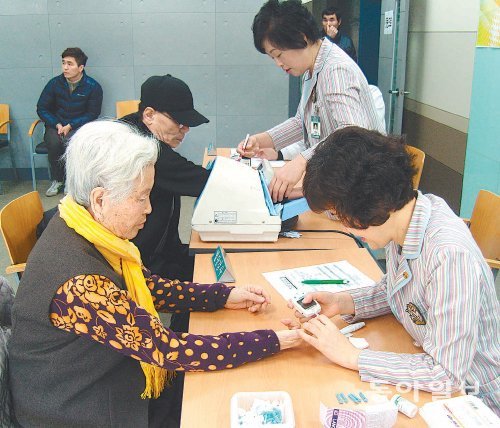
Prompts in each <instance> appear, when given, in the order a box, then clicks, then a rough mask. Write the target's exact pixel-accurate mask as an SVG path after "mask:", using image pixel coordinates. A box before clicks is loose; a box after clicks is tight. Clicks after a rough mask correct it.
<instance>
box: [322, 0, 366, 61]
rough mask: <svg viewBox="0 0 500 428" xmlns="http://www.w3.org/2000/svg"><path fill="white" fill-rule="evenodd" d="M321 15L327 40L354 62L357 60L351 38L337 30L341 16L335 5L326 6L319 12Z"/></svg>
mask: <svg viewBox="0 0 500 428" xmlns="http://www.w3.org/2000/svg"><path fill="white" fill-rule="evenodd" d="M321 17H322V21H321V23H322V25H323V32H324V33H325V36H326V37H327V38H328V40H330V41H331V42H332V43H335V44H336V45H337V46H338V47H339V48H341V49H342V50H343V51H344V52H345V53H346V54H347V55H349V56H350V57H351V58H352V59H353V61H354V62H357V61H358V57H357V55H356V48H355V47H354V43H353V42H352V39H351V38H350V37H349V36H348V35H347V34H343V33H341V32H340V30H339V27H340V24H342V18H341V16H340V12H339V10H338V9H337V8H335V7H329V8H326V9H325V10H324V11H323V12H322V13H321Z"/></svg>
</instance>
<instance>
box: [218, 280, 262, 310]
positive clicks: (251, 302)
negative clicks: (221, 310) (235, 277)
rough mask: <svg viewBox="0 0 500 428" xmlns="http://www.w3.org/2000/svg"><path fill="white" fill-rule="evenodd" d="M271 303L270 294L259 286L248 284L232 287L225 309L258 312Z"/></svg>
mask: <svg viewBox="0 0 500 428" xmlns="http://www.w3.org/2000/svg"><path fill="white" fill-rule="evenodd" d="M270 303H271V296H269V294H268V293H267V291H265V290H263V289H262V288H261V287H254V286H252V285H248V286H246V287H241V288H238V287H237V288H233V289H232V290H231V293H229V297H228V299H227V302H226V305H225V306H224V307H225V308H227V309H248V311H249V312H258V311H263V310H264V309H266V307H267V305H269V304H270Z"/></svg>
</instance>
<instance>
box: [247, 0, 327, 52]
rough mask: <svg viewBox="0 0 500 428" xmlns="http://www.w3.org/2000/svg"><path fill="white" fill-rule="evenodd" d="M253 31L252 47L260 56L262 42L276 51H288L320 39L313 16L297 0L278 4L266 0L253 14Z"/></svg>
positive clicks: (301, 47)
mask: <svg viewBox="0 0 500 428" xmlns="http://www.w3.org/2000/svg"><path fill="white" fill-rule="evenodd" d="M252 31H253V42H254V45H255V48H256V49H257V50H258V51H259V52H260V53H266V51H265V50H264V47H263V44H264V41H265V40H267V41H268V42H269V43H271V44H272V45H273V46H275V47H277V48H279V49H283V50H288V49H304V48H305V47H306V46H307V45H308V44H312V43H315V42H316V41H317V40H319V39H320V38H321V34H320V32H319V29H318V27H317V24H316V21H315V20H314V17H313V16H312V15H311V13H310V12H309V11H308V10H307V8H306V7H305V6H303V5H302V3H301V2H300V1H297V0H287V1H284V2H281V3H280V2H279V1H278V0H269V1H268V2H267V3H265V4H264V6H262V7H261V8H260V10H259V13H257V15H255V18H254V19H253V24H252ZM304 36H305V38H306V40H304Z"/></svg>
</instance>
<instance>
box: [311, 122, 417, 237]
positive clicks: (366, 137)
mask: <svg viewBox="0 0 500 428" xmlns="http://www.w3.org/2000/svg"><path fill="white" fill-rule="evenodd" d="M415 172H416V171H415V169H414V167H413V166H412V157H411V155H410V154H409V153H408V152H407V151H406V145H405V142H404V139H403V137H401V136H385V135H382V134H381V133H379V132H377V131H369V130H367V129H364V128H360V127H357V126H350V127H347V128H343V129H340V130H338V131H336V132H334V133H333V134H331V135H330V136H329V137H328V138H327V139H326V140H325V141H324V142H322V143H320V144H319V145H318V146H317V148H316V151H315V153H314V155H313V157H312V158H311V159H310V160H309V162H308V163H307V168H306V174H305V177H304V183H303V190H304V195H305V197H306V200H307V202H308V204H309V206H310V207H311V209H312V210H313V211H315V212H321V211H325V210H333V211H335V213H336V214H337V216H338V218H339V220H340V221H341V222H342V223H343V224H345V225H347V226H349V227H352V228H355V229H366V228H367V227H369V226H380V225H381V224H384V223H385V222H386V221H387V219H388V218H389V215H390V213H392V212H394V211H397V210H400V209H401V208H403V207H404V206H405V205H406V204H407V203H408V202H410V201H411V200H412V199H413V198H414V196H415V191H414V189H413V183H412V178H413V176H414V175H415Z"/></svg>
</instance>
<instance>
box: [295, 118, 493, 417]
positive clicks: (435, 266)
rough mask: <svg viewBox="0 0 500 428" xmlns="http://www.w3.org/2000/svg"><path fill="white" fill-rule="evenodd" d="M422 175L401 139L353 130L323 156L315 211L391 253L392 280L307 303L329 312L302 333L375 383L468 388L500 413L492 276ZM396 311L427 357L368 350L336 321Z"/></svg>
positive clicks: (309, 194)
mask: <svg viewBox="0 0 500 428" xmlns="http://www.w3.org/2000/svg"><path fill="white" fill-rule="evenodd" d="M414 173H415V171H414V168H413V166H412V160H411V157H410V155H409V154H408V152H407V151H406V147H405V145H404V143H403V142H402V140H401V137H395V136H392V137H390V136H389V137H385V136H383V135H382V134H379V133H378V132H375V131H368V130H366V129H362V128H359V127H348V128H344V129H340V130H338V131H336V132H335V133H333V134H331V135H330V136H329V137H328V138H327V139H326V140H325V142H324V143H321V144H320V146H319V147H318V148H317V149H316V152H315V154H314V155H313V157H312V158H311V159H310V160H309V163H308V164H307V169H306V174H305V177H304V185H303V188H304V194H305V197H306V199H307V202H308V203H309V206H310V207H311V209H313V210H314V211H316V212H322V211H325V210H330V211H334V212H335V213H336V214H337V216H338V218H339V219H340V221H341V222H342V224H343V225H344V226H345V227H346V228H347V229H348V231H349V232H352V233H353V234H355V235H357V236H359V237H361V239H362V240H363V241H365V242H367V243H368V244H369V245H370V247H371V248H374V249H376V248H384V247H385V253H386V261H387V273H386V274H385V275H384V276H383V277H382V279H381V280H380V281H379V282H378V284H376V285H375V286H374V287H368V288H362V289H358V290H353V291H351V292H349V293H336V294H333V293H328V292H316V293H309V294H308V295H306V297H305V298H304V303H309V302H310V301H311V299H316V301H318V303H320V305H321V310H322V311H321V315H319V316H318V317H317V318H315V319H309V320H304V319H303V320H302V321H307V322H305V323H304V325H303V328H304V330H305V331H306V333H302V332H300V331H299V334H300V335H301V336H302V338H303V339H304V340H305V341H306V342H308V343H310V344H311V345H313V346H314V347H316V348H317V349H318V350H320V351H321V352H322V353H323V354H324V355H325V356H326V357H328V358H329V359H330V360H331V361H332V362H334V363H336V364H339V365H341V366H344V367H347V368H350V369H352V370H356V371H359V375H360V377H361V380H363V381H365V382H379V383H389V384H405V385H407V386H409V387H411V388H415V389H422V390H424V391H429V392H436V393H440V394H445V393H446V394H448V393H451V392H455V391H457V390H460V389H465V391H466V392H468V393H472V394H474V395H477V396H478V397H479V398H481V399H482V400H483V401H484V402H485V404H487V405H488V406H490V408H491V409H492V410H493V411H495V412H496V413H497V414H499V412H500V363H499V361H500V343H499V341H498V337H500V331H499V328H500V307H499V304H498V300H497V297H496V294H495V285H494V281H493V275H492V272H491V269H490V268H489V266H488V265H487V264H486V261H485V260H484V257H483V255H482V253H481V250H480V249H479V248H478V246H477V244H476V242H475V241H474V238H473V237H472V235H471V233H470V231H469V229H468V228H467V226H466V225H465V224H464V222H463V221H462V219H460V218H459V217H457V216H456V215H455V214H454V213H453V211H452V210H451V209H450V207H449V206H448V205H447V204H446V202H445V201H444V200H443V199H441V198H439V197H437V196H434V195H431V194H427V195H424V194H422V193H421V192H419V191H415V190H414V189H413V183H412V178H413V175H414ZM391 312H392V313H393V314H394V316H395V317H396V318H397V320H398V321H399V322H400V323H401V324H402V325H403V327H404V328H405V329H406V331H407V332H408V333H409V334H410V335H411V336H412V338H413V340H414V341H415V344H416V346H418V347H421V351H420V352H419V353H416V354H400V353H394V352H381V351H374V350H370V349H364V350H362V351H360V350H358V349H356V348H354V347H353V346H352V345H351V344H350V342H349V341H348V340H347V338H346V337H344V335H342V334H341V333H340V332H339V329H338V328H337V327H336V326H335V324H333V323H332V322H331V321H330V319H329V317H333V316H335V315H338V314H342V315H345V316H347V318H346V321H348V322H352V321H356V320H360V319H365V318H373V317H376V316H379V315H384V314H387V313H391ZM296 315H297V316H299V314H298V313H296ZM308 333H311V334H312V335H311V336H310V335H309V334H308ZM495 337H496V339H495Z"/></svg>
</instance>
